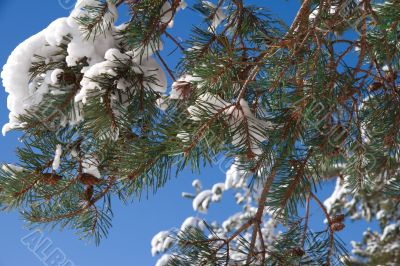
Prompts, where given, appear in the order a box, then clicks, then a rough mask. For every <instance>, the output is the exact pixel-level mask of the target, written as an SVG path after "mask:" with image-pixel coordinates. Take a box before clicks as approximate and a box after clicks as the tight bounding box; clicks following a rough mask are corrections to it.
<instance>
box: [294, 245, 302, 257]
mask: <svg viewBox="0 0 400 266" xmlns="http://www.w3.org/2000/svg"><path fill="white" fill-rule="evenodd" d="M304 254H305V252H304V250H303V249H302V248H300V247H295V248H293V249H292V256H296V257H303V256H304Z"/></svg>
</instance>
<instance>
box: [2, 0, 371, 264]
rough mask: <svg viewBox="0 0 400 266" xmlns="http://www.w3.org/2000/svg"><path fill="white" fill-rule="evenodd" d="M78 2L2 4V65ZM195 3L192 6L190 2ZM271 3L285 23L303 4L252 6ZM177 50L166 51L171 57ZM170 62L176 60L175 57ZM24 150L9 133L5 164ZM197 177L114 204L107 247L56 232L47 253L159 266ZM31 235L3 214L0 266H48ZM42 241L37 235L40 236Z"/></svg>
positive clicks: (212, 176)
mask: <svg viewBox="0 0 400 266" xmlns="http://www.w3.org/2000/svg"><path fill="white" fill-rule="evenodd" d="M73 2H75V1H73V0H41V1H26V0H1V1H0V36H2V41H1V42H0V65H4V63H5V62H6V60H7V57H8V55H9V54H10V53H11V51H12V50H13V49H14V48H15V47H16V46H17V45H18V44H19V43H20V42H22V41H23V40H25V39H26V38H28V37H29V36H31V35H33V34H35V33H37V32H39V31H40V30H42V29H43V28H45V27H46V26H47V25H48V24H49V23H50V22H51V21H53V20H54V19H56V18H59V17H62V16H67V15H68V13H69V10H68V9H65V8H63V7H62V5H61V4H60V3H62V4H64V6H66V7H71V5H72V3H73ZM188 2H190V1H188ZM247 2H264V3H267V2H268V7H269V8H270V9H271V10H272V11H273V12H274V13H276V14H279V15H280V16H281V17H282V18H283V19H284V20H286V21H290V20H291V19H292V18H293V17H294V15H295V13H296V7H297V6H298V1H284V0H282V1H279V0H276V1H247ZM197 22H198V20H196V19H195V18H194V16H193V13H192V12H191V11H189V10H185V11H184V12H180V13H179V14H178V18H177V20H176V23H175V28H174V29H173V32H174V33H175V35H177V36H182V37H184V36H185V35H186V34H187V33H185V32H184V29H188V27H189V24H193V23H197ZM171 49H172V47H170V46H166V47H165V50H166V52H168V51H170V50H171ZM168 60H169V62H174V61H176V60H177V57H176V56H172V57H170V58H169V59H168ZM6 97H7V94H6V93H5V92H4V88H3V87H2V86H1V88H0V125H1V126H2V125H3V124H5V123H6V122H7V121H8V110H7V107H6ZM18 145H19V143H18V135H17V134H16V133H13V132H10V133H8V134H7V136H6V137H0V151H1V152H0V162H9V163H10V162H11V163H12V162H16V157H15V153H14V151H15V148H16V147H17V146H18ZM195 178H196V176H195V175H193V174H191V173H190V172H184V173H182V174H181V175H180V176H179V177H178V178H174V179H172V180H171V181H170V182H169V183H167V185H166V186H165V187H164V188H163V189H161V190H160V191H159V192H158V193H157V194H156V195H154V196H153V195H150V196H149V198H148V199H145V198H144V199H142V200H141V202H140V203H139V202H134V203H132V204H130V205H128V206H122V205H121V204H120V203H119V202H117V201H115V202H114V214H115V217H114V219H113V228H112V229H111V230H110V232H109V237H108V238H107V239H105V240H103V241H102V243H101V245H100V246H99V247H96V246H95V245H94V244H90V243H86V242H85V241H81V240H79V237H78V236H76V235H74V234H73V232H70V231H67V230H66V231H63V232H60V231H58V230H54V231H52V232H48V231H45V232H44V233H43V239H45V238H48V241H47V242H46V243H49V244H50V246H49V248H48V249H47V250H46V248H43V250H42V251H43V253H44V254H46V253H49V252H53V251H55V250H57V249H59V250H60V251H62V252H63V253H64V254H65V256H66V257H67V258H68V259H69V260H71V261H72V262H73V263H74V265H76V266H92V265H96V266H103V265H104V266H105V265H116V266H125V265H135V266H136V265H137V266H147V265H154V264H155V261H156V258H153V257H151V253H150V241H151V238H152V237H153V235H154V234H156V233H158V232H159V231H160V230H165V229H169V228H172V227H179V226H180V224H181V223H182V222H183V220H184V219H185V218H186V217H187V216H189V215H195V213H194V212H193V210H192V206H191V201H189V200H183V199H182V198H181V192H182V191H187V192H192V187H191V183H192V181H193V179H195ZM201 179H202V180H204V181H203V183H204V186H205V187H208V186H210V185H211V184H213V183H216V182H223V181H224V179H225V173H224V171H223V170H221V169H219V167H218V166H216V167H214V168H208V169H205V170H204V172H203V173H202V175H201ZM332 189H333V184H332V183H330V184H327V187H326V189H325V190H324V191H323V192H321V194H322V195H328V194H329V193H330V192H331V191H332ZM227 196H228V197H225V199H228V200H223V202H222V204H217V205H216V206H214V207H213V206H212V207H211V209H210V213H209V216H208V217H211V218H215V219H218V220H220V219H223V218H226V217H227V216H228V215H230V214H232V213H233V210H234V208H237V207H236V206H235V204H234V202H233V197H229V196H230V195H229V194H228V195H227ZM312 215H313V217H314V219H312V220H314V221H313V223H315V224H317V223H321V220H322V217H321V215H320V214H319V211H318V210H317V209H316V208H313V210H312ZM364 226H365V225H364V224H362V226H358V225H357V226H351V225H350V226H349V227H347V228H348V229H347V230H344V231H343V232H342V233H341V237H342V238H343V239H344V240H345V241H346V242H349V240H350V239H359V238H360V236H361V233H362V229H363V228H364ZM30 233H31V232H30V231H29V230H27V229H25V228H24V226H23V221H22V220H21V218H20V217H19V215H18V214H17V213H15V212H11V213H2V212H0V236H1V237H0V266H21V265H27V266H41V265H46V264H44V263H43V262H42V261H41V258H43V256H41V255H40V254H37V255H38V256H35V254H34V253H32V252H30V250H29V248H28V247H27V246H25V245H24V244H23V243H22V242H23V241H22V242H21V239H23V238H24V237H26V236H27V235H29V234H30ZM36 236H38V235H36Z"/></svg>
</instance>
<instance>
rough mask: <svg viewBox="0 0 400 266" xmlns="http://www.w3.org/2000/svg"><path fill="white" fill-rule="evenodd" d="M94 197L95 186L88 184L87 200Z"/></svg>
mask: <svg viewBox="0 0 400 266" xmlns="http://www.w3.org/2000/svg"><path fill="white" fill-rule="evenodd" d="M92 197H93V186H88V187H87V188H86V189H85V200H86V201H90V200H91V199H92Z"/></svg>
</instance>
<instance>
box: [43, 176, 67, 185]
mask: <svg viewBox="0 0 400 266" xmlns="http://www.w3.org/2000/svg"><path fill="white" fill-rule="evenodd" d="M42 175H43V182H44V183H46V184H47V185H52V186H55V185H57V183H58V181H60V180H61V179H62V177H61V176H60V175H57V174H54V173H44V174H42Z"/></svg>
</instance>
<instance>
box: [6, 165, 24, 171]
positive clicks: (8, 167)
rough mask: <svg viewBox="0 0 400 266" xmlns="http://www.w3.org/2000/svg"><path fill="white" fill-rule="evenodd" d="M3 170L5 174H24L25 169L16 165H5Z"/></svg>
mask: <svg viewBox="0 0 400 266" xmlns="http://www.w3.org/2000/svg"><path fill="white" fill-rule="evenodd" d="M1 169H2V170H3V171H5V172H16V173H17V172H23V171H24V170H25V169H24V168H23V167H20V166H17V165H14V164H3V165H2V166H1Z"/></svg>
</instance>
